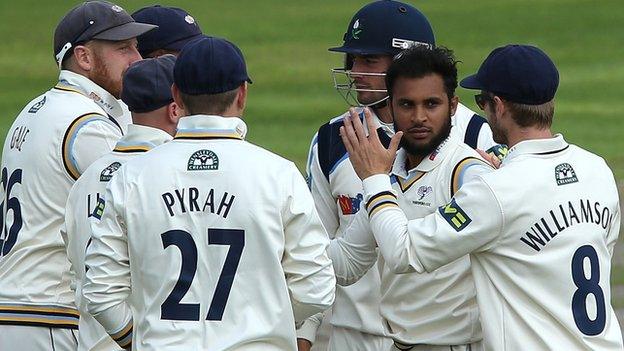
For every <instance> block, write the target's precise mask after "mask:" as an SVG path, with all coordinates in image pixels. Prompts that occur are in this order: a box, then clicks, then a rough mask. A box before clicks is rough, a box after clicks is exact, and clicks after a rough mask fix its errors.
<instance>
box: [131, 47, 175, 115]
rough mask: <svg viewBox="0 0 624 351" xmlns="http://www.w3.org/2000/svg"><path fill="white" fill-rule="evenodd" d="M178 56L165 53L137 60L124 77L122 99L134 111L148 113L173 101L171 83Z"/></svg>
mask: <svg viewBox="0 0 624 351" xmlns="http://www.w3.org/2000/svg"><path fill="white" fill-rule="evenodd" d="M175 62H176V57H175V56H173V55H163V56H160V57H157V58H148V59H144V60H140V61H137V62H135V63H133V64H132V65H130V67H128V70H126V73H125V74H124V77H123V90H122V91H121V100H122V101H123V102H124V103H126V105H128V109H129V110H130V111H132V112H137V113H146V112H151V111H154V110H157V109H159V108H161V107H163V106H165V105H167V104H170V103H172V102H173V96H172V95H171V85H172V84H173V67H174V65H175Z"/></svg>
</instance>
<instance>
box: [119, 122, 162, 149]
mask: <svg viewBox="0 0 624 351" xmlns="http://www.w3.org/2000/svg"><path fill="white" fill-rule="evenodd" d="M171 139H173V137H172V136H171V135H169V134H168V133H167V132H165V131H164V130H162V129H158V128H153V127H148V126H142V125H138V124H130V125H128V132H127V133H126V135H124V136H123V138H121V139H119V141H118V142H117V144H116V145H115V149H114V150H113V151H117V152H141V151H149V150H151V149H153V148H155V147H156V146H158V145H161V144H164V143H166V142H168V141H171Z"/></svg>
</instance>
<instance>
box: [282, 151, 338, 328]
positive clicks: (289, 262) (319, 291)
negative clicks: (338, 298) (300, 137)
mask: <svg viewBox="0 0 624 351" xmlns="http://www.w3.org/2000/svg"><path fill="white" fill-rule="evenodd" d="M289 166H290V167H287V169H286V171H285V172H284V173H283V178H282V179H283V182H282V184H283V186H284V190H285V196H286V201H285V204H284V207H283V209H282V218H283V225H284V236H285V250H284V256H283V258H282V267H283V269H284V273H285V276H286V283H287V285H288V289H289V291H290V297H291V302H292V305H293V311H294V315H295V321H297V322H300V321H303V320H304V319H305V318H307V317H310V316H312V315H313V314H315V313H318V312H322V311H324V310H326V309H327V308H329V307H330V306H331V304H332V303H333V302H334V292H335V288H336V287H335V285H336V278H335V276H334V270H333V268H332V265H331V260H330V259H329V257H328V256H327V246H328V245H329V238H328V237H327V233H326V232H325V229H324V228H323V225H322V224H321V220H320V219H319V217H318V213H317V212H316V209H315V207H314V202H313V201H312V196H311V195H310V192H309V191H308V188H307V187H306V184H305V181H304V179H303V177H301V175H300V173H299V171H298V170H297V168H296V167H295V165H294V164H292V163H291V164H290V165H289Z"/></svg>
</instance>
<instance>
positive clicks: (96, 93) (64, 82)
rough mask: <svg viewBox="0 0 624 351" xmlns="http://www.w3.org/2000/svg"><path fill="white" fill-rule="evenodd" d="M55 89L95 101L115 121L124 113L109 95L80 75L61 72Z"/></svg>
mask: <svg viewBox="0 0 624 351" xmlns="http://www.w3.org/2000/svg"><path fill="white" fill-rule="evenodd" d="M57 87H58V88H60V89H63V88H66V89H67V88H68V89H70V90H74V91H77V92H79V93H81V94H83V95H84V96H86V97H88V98H90V99H91V100H93V101H95V103H96V104H98V106H100V107H101V108H102V109H103V110H104V111H105V112H106V114H108V115H109V116H111V117H113V118H115V119H118V118H119V117H121V116H122V115H123V113H124V112H123V109H122V107H121V105H120V104H119V101H118V100H117V99H116V98H115V97H114V96H113V95H111V93H109V92H108V91H106V90H105V89H104V88H102V87H101V86H99V85H97V84H95V83H94V82H93V81H92V80H90V79H89V78H87V77H85V76H83V75H81V74H78V73H75V72H72V71H68V70H61V73H60V74H59V83H58V85H57Z"/></svg>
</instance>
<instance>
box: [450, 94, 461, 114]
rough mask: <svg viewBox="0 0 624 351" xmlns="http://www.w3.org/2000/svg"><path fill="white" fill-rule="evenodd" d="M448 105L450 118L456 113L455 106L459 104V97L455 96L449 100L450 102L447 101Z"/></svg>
mask: <svg viewBox="0 0 624 351" xmlns="http://www.w3.org/2000/svg"><path fill="white" fill-rule="evenodd" d="M449 103H450V106H449V108H450V110H451V116H454V115H455V112H457V104H458V103H459V96H457V95H455V96H453V97H452V98H451V100H449Z"/></svg>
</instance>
